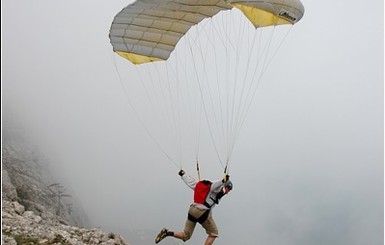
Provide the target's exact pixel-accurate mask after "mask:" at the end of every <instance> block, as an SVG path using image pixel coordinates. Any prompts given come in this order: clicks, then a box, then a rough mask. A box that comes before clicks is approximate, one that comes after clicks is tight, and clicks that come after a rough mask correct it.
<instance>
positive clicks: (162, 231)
mask: <svg viewBox="0 0 385 245" xmlns="http://www.w3.org/2000/svg"><path fill="white" fill-rule="evenodd" d="M167 232H168V230H167V229H166V228H163V229H162V230H161V231H160V232H159V234H158V236H157V237H156V238H155V243H158V242H160V241H162V240H163V238H165V237H166V236H167Z"/></svg>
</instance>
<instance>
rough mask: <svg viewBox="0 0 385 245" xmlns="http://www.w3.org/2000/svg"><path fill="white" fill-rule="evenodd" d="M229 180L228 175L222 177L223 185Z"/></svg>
mask: <svg viewBox="0 0 385 245" xmlns="http://www.w3.org/2000/svg"><path fill="white" fill-rule="evenodd" d="M229 179H230V175H228V174H226V175H225V176H224V177H223V179H222V182H223V183H225V182H227V181H228V180H229Z"/></svg>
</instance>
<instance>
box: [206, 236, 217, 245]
mask: <svg viewBox="0 0 385 245" xmlns="http://www.w3.org/2000/svg"><path fill="white" fill-rule="evenodd" d="M215 238H217V237H215V236H207V238H206V241H205V245H212V244H213V243H214V241H215Z"/></svg>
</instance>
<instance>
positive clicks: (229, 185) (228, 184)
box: [223, 180, 233, 194]
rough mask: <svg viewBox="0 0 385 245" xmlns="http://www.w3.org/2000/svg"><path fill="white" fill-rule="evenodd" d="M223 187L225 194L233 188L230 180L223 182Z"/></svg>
mask: <svg viewBox="0 0 385 245" xmlns="http://www.w3.org/2000/svg"><path fill="white" fill-rule="evenodd" d="M223 187H224V189H225V193H226V194H227V193H229V192H230V191H231V190H232V189H233V183H232V182H231V181H230V180H228V181H226V182H225V183H224V184H223Z"/></svg>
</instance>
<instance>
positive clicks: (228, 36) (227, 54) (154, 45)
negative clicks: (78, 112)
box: [109, 0, 304, 167]
mask: <svg viewBox="0 0 385 245" xmlns="http://www.w3.org/2000/svg"><path fill="white" fill-rule="evenodd" d="M303 14H304V7H303V5H302V3H301V2H300V1H299V0H243V1H242V0H227V1H226V0H137V1H135V2H134V3H132V4H130V5H128V6H127V7H125V8H123V9H122V10H121V11H120V12H119V13H118V14H117V15H116V16H115V18H114V20H113V22H112V25H111V29H110V34H109V36H110V41H111V44H112V46H113V50H114V52H116V53H117V54H119V55H120V56H122V57H124V58H125V59H127V60H129V61H130V62H132V63H133V64H136V65H131V66H129V68H127V66H126V68H127V72H128V73H127V75H126V76H127V78H124V79H122V84H123V86H124V88H125V91H126V93H127V97H128V98H129V101H130V104H131V105H132V106H133V107H134V109H135V108H136V109H135V111H136V114H137V116H138V117H139V118H140V120H141V122H142V124H143V126H144V127H145V128H146V131H147V132H148V133H149V134H150V136H151V138H153V139H154V141H155V142H156V144H157V145H158V146H159V147H160V148H161V149H162V151H163V152H164V153H165V154H166V155H167V156H168V157H169V159H170V160H172V161H173V162H174V163H177V165H179V166H180V165H181V164H182V163H183V162H184V161H190V160H191V157H190V156H188V155H189V154H184V152H189V151H191V149H190V147H189V146H187V145H188V144H189V143H191V142H194V143H193V145H194V146H192V148H193V149H194V150H193V152H194V156H193V157H194V158H196V160H198V159H200V158H201V156H200V155H201V152H202V151H203V150H202V149H204V150H205V151H210V150H208V149H209V148H208V147H206V146H205V145H204V146H203V145H202V144H203V143H202V142H206V143H207V141H210V142H211V143H210V144H211V145H212V146H214V147H213V148H211V149H215V150H214V152H216V155H217V158H218V160H219V162H220V163H221V164H222V166H224V167H225V166H226V167H227V166H228V163H229V162H230V159H231V156H232V153H233V150H234V146H235V143H236V141H237V139H238V136H239V134H240V131H241V128H242V126H243V124H244V121H245V119H246V115H247V113H248V111H249V108H250V105H251V102H252V100H253V98H254V96H255V93H256V90H257V87H258V84H259V82H260V80H261V78H262V75H263V73H264V72H265V71H266V69H267V67H268V65H269V63H270V61H271V59H272V57H273V56H274V55H275V52H276V50H277V49H278V48H279V47H280V45H281V41H282V39H284V38H278V39H279V40H280V41H279V42H278V43H274V40H276V38H275V36H283V37H285V36H286V34H287V33H288V32H287V31H286V32H285V33H286V34H284V35H282V34H280V33H278V34H277V30H276V29H280V28H281V27H277V26H283V25H285V26H291V25H293V24H295V23H297V22H298V21H299V20H300V19H301V18H302V16H303ZM289 30H290V29H289ZM119 67H124V65H120V66H119ZM124 70H126V69H125V68H119V72H120V73H124V72H122V71H124ZM139 90H141V91H142V92H139ZM140 93H142V95H143V94H145V96H144V97H143V96H142V98H140V97H141V96H138V94H140ZM144 104H146V105H144ZM138 105H140V106H138ZM139 107H140V108H141V109H138V108H139ZM142 108H152V109H150V110H152V113H151V112H142V110H143V109H142ZM154 122H155V123H154ZM154 124H155V125H154ZM160 131H163V133H164V132H166V133H164V134H165V135H162V133H160ZM168 137H170V138H173V140H165V138H168ZM162 141H164V142H162ZM170 142H173V143H170ZM170 145H173V147H174V148H175V149H176V151H173V150H169V149H167V148H168V147H170ZM171 152H175V153H171Z"/></svg>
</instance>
